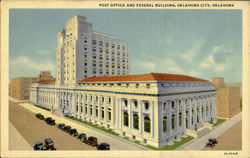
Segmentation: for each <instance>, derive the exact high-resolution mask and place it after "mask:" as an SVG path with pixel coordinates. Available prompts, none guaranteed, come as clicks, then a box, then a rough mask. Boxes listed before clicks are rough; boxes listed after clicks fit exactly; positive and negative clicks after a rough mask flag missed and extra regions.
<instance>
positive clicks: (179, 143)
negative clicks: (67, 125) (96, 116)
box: [65, 116, 194, 150]
mask: <svg viewBox="0 0 250 158" xmlns="http://www.w3.org/2000/svg"><path fill="white" fill-rule="evenodd" d="M65 117H67V118H69V119H72V120H75V121H77V122H80V123H83V124H85V125H88V126H90V127H93V128H96V129H99V130H101V131H104V132H106V133H109V134H112V135H114V136H117V137H119V138H122V139H125V140H127V141H129V142H132V143H135V144H138V145H141V146H143V147H146V148H148V149H150V150H175V149H177V148H178V147H180V146H181V145H183V144H185V143H187V142H189V141H191V140H192V139H194V138H193V137H190V136H188V137H187V138H181V141H179V142H177V141H174V142H173V144H172V145H165V146H163V147H161V148H156V147H153V146H151V145H144V144H141V143H140V141H138V140H136V141H133V140H130V139H129V138H128V137H121V136H119V134H118V133H115V132H114V131H112V129H106V128H104V127H100V126H98V125H94V124H92V123H89V122H87V121H83V120H80V119H77V118H74V117H72V116H65Z"/></svg>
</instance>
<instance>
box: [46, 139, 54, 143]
mask: <svg viewBox="0 0 250 158" xmlns="http://www.w3.org/2000/svg"><path fill="white" fill-rule="evenodd" d="M45 142H46V143H48V144H50V143H54V142H53V140H52V139H51V138H46V139H45Z"/></svg>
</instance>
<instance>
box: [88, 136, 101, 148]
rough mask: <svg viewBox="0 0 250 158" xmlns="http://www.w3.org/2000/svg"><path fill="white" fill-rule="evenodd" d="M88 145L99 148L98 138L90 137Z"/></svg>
mask: <svg viewBox="0 0 250 158" xmlns="http://www.w3.org/2000/svg"><path fill="white" fill-rule="evenodd" d="M86 143H87V144H89V145H92V146H97V145H98V141H97V138H96V137H93V136H91V137H88V139H87V140H86Z"/></svg>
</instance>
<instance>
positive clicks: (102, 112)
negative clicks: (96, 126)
mask: <svg viewBox="0 0 250 158" xmlns="http://www.w3.org/2000/svg"><path fill="white" fill-rule="evenodd" d="M102 119H104V110H102Z"/></svg>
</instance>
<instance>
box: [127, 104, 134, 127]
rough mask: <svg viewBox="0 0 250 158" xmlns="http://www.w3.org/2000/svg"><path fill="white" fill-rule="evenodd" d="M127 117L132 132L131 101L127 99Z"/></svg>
mask: <svg viewBox="0 0 250 158" xmlns="http://www.w3.org/2000/svg"><path fill="white" fill-rule="evenodd" d="M128 115H129V129H130V130H132V126H133V125H132V118H133V116H132V115H133V114H132V100H131V99H128Z"/></svg>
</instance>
